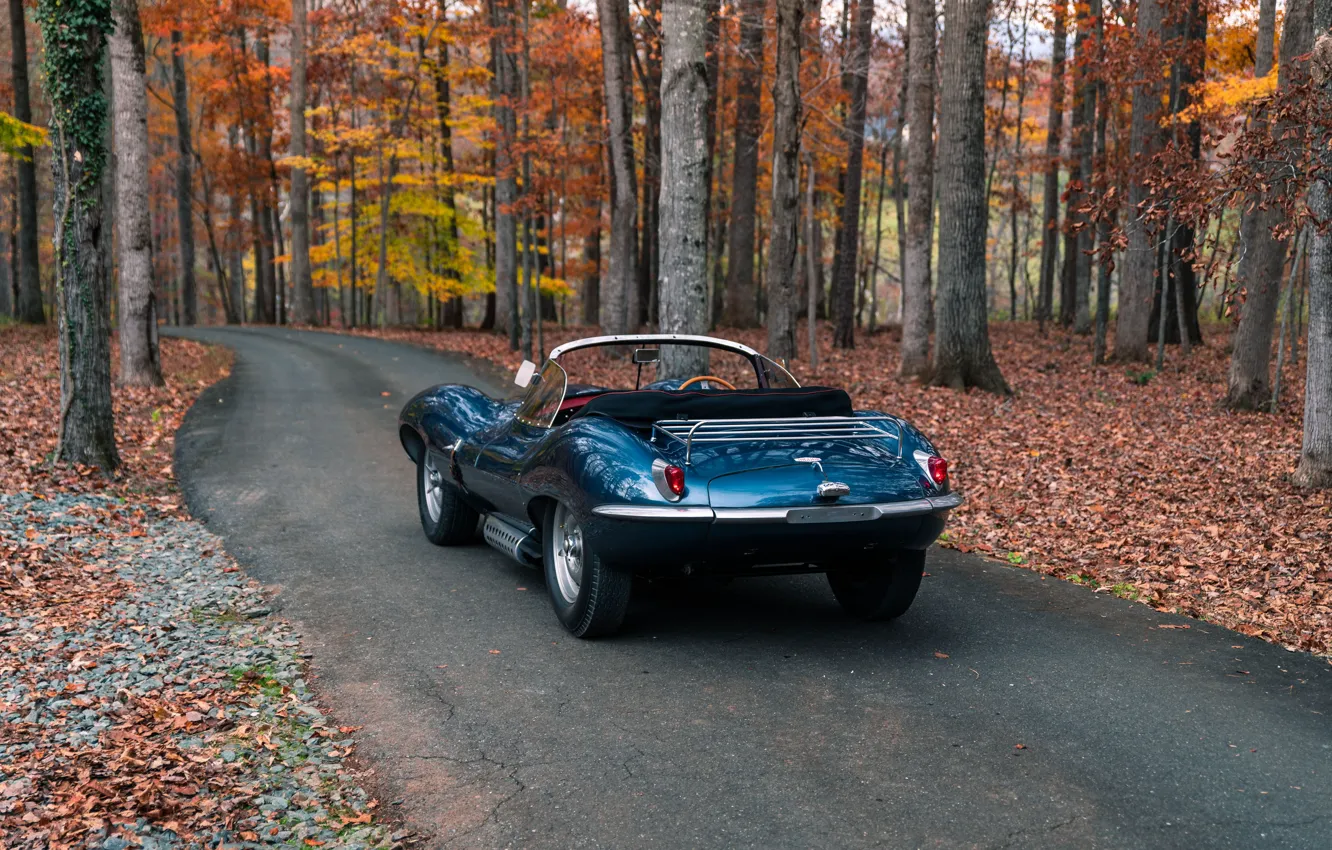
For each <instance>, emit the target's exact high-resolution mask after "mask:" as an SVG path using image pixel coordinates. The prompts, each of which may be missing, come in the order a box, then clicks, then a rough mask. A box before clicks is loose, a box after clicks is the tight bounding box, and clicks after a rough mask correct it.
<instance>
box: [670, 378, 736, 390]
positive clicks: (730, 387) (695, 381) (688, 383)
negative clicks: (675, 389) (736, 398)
mask: <svg viewBox="0 0 1332 850" xmlns="http://www.w3.org/2000/svg"><path fill="white" fill-rule="evenodd" d="M703 381H711V382H712V383H714V384H721V385H722V386H723V387H725V388H726V389H728V390H733V389H735V384H733V383H731V382H730V381H728V380H726V379H725V378H718V377H717V376H716V375H697V376H695V377H693V378H690V379H689V380H687V381H685V382H684V383H683V384H681V385H680V389H682V390H683V389H685V388H687V387H689V386H691V385H693V384H698V383H702V382H703Z"/></svg>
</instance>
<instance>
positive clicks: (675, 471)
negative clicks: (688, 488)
mask: <svg viewBox="0 0 1332 850" xmlns="http://www.w3.org/2000/svg"><path fill="white" fill-rule="evenodd" d="M665 472H666V486H667V487H669V488H671V492H672V493H674V494H675V495H677V496H683V495H684V470H683V469H681V468H680V467H678V466H668V467H666V470H665Z"/></svg>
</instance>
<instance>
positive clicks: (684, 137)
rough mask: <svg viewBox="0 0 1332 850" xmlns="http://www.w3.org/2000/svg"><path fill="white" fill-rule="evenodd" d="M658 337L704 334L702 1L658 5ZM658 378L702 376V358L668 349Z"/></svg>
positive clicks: (686, 349) (670, 0) (688, 349)
mask: <svg viewBox="0 0 1332 850" xmlns="http://www.w3.org/2000/svg"><path fill="white" fill-rule="evenodd" d="M661 25H662V84H661V155H662V162H661V173H662V174H669V175H670V179H669V180H666V181H663V184H662V187H661V224H660V232H659V237H658V243H659V244H660V246H661V281H660V284H659V288H660V293H661V301H660V315H661V330H662V331H663V332H664V333H686V334H691V333H703V332H705V331H706V330H707V327H708V303H707V292H708V287H707V246H708V243H707V232H706V229H707V216H706V215H705V213H704V204H705V203H706V200H707V176H708V163H707V150H708V148H707V131H708V114H707V113H708V80H707V30H708V9H707V0H667V1H666V2H665V3H664V4H663V5H662V14H661ZM661 365H662V374H664V375H666V376H669V377H685V378H687V377H692V376H694V375H701V374H705V373H706V372H707V367H708V350H707V349H706V348H704V347H702V346H683V345H681V346H670V347H668V348H666V350H665V351H663V352H662V364H661Z"/></svg>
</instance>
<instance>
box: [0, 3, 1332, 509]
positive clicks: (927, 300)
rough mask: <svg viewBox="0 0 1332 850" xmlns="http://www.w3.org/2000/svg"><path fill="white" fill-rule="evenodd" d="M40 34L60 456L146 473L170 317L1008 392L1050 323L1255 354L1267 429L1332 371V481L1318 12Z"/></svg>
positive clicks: (1306, 454)
mask: <svg viewBox="0 0 1332 850" xmlns="http://www.w3.org/2000/svg"><path fill="white" fill-rule="evenodd" d="M9 9H10V16H9V33H8V35H9V38H8V40H7V43H8V44H9V47H10V58H11V62H10V64H9V67H10V75H9V78H8V80H7V82H6V85H7V87H8V89H9V91H8V92H6V93H5V96H6V97H7V98H8V99H9V100H10V102H11V103H12V114H10V115H6V116H4V118H3V123H2V124H0V143H3V146H4V148H5V151H6V153H7V156H6V157H5V160H4V170H5V176H6V178H7V185H8V186H9V191H8V192H6V193H4V195H3V197H2V198H0V206H2V207H3V209H2V210H0V221H3V222H4V225H3V226H4V227H5V228H7V231H8V233H9V236H10V244H9V250H8V252H5V255H4V256H0V277H2V278H3V282H4V285H3V286H0V313H3V314H10V315H12V316H13V317H14V320H16V321H20V322H27V323H43V322H52V323H58V324H59V326H60V329H61V330H60V339H61V362H62V369H63V372H62V374H63V375H64V379H63V380H62V401H61V407H60V411H61V435H62V436H61V446H62V450H61V454H62V456H63V457H64V458H65V459H69V460H77V461H79V462H83V463H90V464H93V465H98V466H101V467H102V468H104V469H110V468H113V467H114V466H115V461H116V459H115V445H114V439H113V438H112V436H111V435H112V431H111V429H112V424H111V416H110V396H111V389H110V388H111V385H112V382H113V379H114V380H115V381H118V382H120V383H121V384H124V385H136V384H138V385H142V384H153V383H157V382H160V381H161V372H160V364H159V354H158V348H157V345H158V344H157V335H158V327H159V325H160V324H172V325H191V324H196V323H197V324H209V323H228V324H240V323H252V324H289V325H300V326H329V327H333V328H343V329H353V328H359V329H366V328H388V327H394V326H407V327H417V328H435V329H462V328H471V329H476V330H478V331H480V332H490V333H493V334H496V335H498V336H499V337H500V338H502V339H505V340H507V344H508V346H509V349H510V350H512V351H521V352H522V354H523V355H524V356H525V357H528V358H530V359H537V356H535V355H534V353H533V352H534V351H535V352H537V354H538V355H539V353H540V351H541V349H542V348H543V347H544V341H545V335H546V333H547V332H548V330H550V329H553V328H560V329H563V328H566V327H573V326H592V325H597V326H600V328H601V329H602V330H603V331H604V332H607V333H621V332H626V331H629V330H631V329H634V328H643V327H651V328H659V329H661V330H662V331H667V332H680V333H705V332H708V331H709V330H710V329H714V328H718V327H721V328H726V329H742V330H743V329H755V328H761V329H765V331H766V334H765V335H766V347H767V350H768V352H769V353H770V354H771V355H772V356H774V357H779V358H787V359H792V360H800V359H810V358H817V356H818V354H817V349H818V346H817V337H818V335H819V334H820V333H826V334H829V335H830V336H831V339H832V343H833V345H834V347H835V348H837V349H842V350H849V349H854V348H855V347H856V345H857V342H858V340H859V341H861V342H862V343H863V341H864V340H865V339H866V338H869V337H872V336H874V335H875V334H879V333H891V334H894V335H895V337H894V338H895V339H896V338H898V337H900V345H897V346H895V348H894V349H893V355H892V360H891V361H885V362H876V363H873V364H871V366H872V368H874V369H876V370H878V371H880V372H882V373H891V374H894V375H896V376H898V377H899V378H900V379H902V380H904V381H917V382H922V383H932V384H936V385H940V386H945V387H952V388H954V389H959V390H961V389H967V388H973V387H974V388H979V389H980V390H984V391H990V392H993V393H997V394H1000V395H1001V396H1002V395H1006V394H1008V393H1011V392H1012V389H1011V387H1010V383H1009V382H1008V381H1007V380H1006V378H1005V375H1004V374H1003V372H1002V370H1001V369H1000V366H999V364H998V363H997V362H996V359H995V357H994V355H993V352H992V346H991V329H992V326H993V325H994V324H996V323H1030V327H1031V332H1032V333H1035V334H1039V335H1045V334H1049V333H1066V334H1070V335H1071V336H1072V337H1074V338H1077V337H1080V336H1083V337H1086V338H1087V339H1089V340H1090V345H1089V355H1090V358H1091V360H1092V362H1093V363H1096V364H1099V363H1103V362H1118V363H1126V364H1130V366H1131V367H1132V368H1133V369H1137V370H1142V371H1139V372H1135V373H1134V374H1139V375H1144V376H1148V377H1150V374H1153V373H1156V372H1160V371H1161V369H1162V368H1163V367H1164V366H1165V364H1166V363H1167V361H1177V362H1181V363H1182V362H1187V360H1188V358H1189V357H1190V352H1191V350H1192V349H1193V348H1195V347H1197V346H1202V345H1207V346H1219V347H1225V348H1226V349H1227V350H1228V352H1229V354H1228V359H1229V372H1228V377H1227V379H1226V381H1225V387H1224V392H1223V393H1220V392H1219V393H1218V394H1217V395H1218V397H1217V398H1216V399H1215V401H1216V403H1217V404H1219V405H1223V406H1224V407H1227V408H1230V409H1235V410H1258V411H1267V410H1275V408H1276V405H1277V400H1278V397H1279V394H1280V391H1281V387H1280V378H1279V377H1278V376H1279V375H1280V374H1281V369H1282V361H1283V358H1285V359H1287V360H1288V359H1289V358H1295V357H1299V356H1303V357H1304V359H1305V360H1306V363H1307V380H1306V381H1305V382H1304V392H1305V395H1306V398H1305V416H1304V442H1303V448H1302V451H1301V454H1300V460H1299V465H1298V469H1297V470H1296V471H1295V472H1294V481H1295V482H1296V483H1298V484H1301V485H1306V486H1316V487H1326V486H1328V485H1329V484H1330V483H1332V233H1329V231H1328V229H1327V225H1328V222H1329V220H1332V194H1329V189H1328V185H1327V179H1328V178H1327V174H1328V171H1327V166H1328V164H1329V160H1332V154H1329V152H1328V143H1327V139H1328V135H1329V129H1332V115H1329V106H1332V39H1328V38H1327V31H1328V28H1329V24H1332V4H1329V3H1326V2H1323V0H1287V2H1284V3H1283V4H1278V3H1277V2H1275V0H1257V2H1254V0H1160V2H1157V0H1142V2H1119V0H1085V1H1084V0H1079V2H1075V3H1072V4H1070V3H1068V2H1066V0H1055V2H1052V3H1050V2H1033V0H996V2H990V0H945V2H944V3H943V4H942V6H936V3H935V2H934V0H906V2H905V4H904V5H903V4H900V3H895V2H885V0H879V2H878V3H877V4H876V3H875V0H846V2H842V3H835V2H828V3H820V2H819V0H773V2H772V3H766V2H762V1H761V0H738V2H737V3H735V4H723V3H721V2H720V0H644V2H637V0H636V2H635V3H632V4H631V3H629V2H628V0H598V2H597V3H596V4H595V7H593V6H591V5H585V4H567V3H565V2H553V3H552V2H526V0H525V2H522V3H519V2H518V0H486V2H484V3H482V2H452V3H445V2H425V0H347V2H334V3H325V2H322V0H312V2H307V0H292V2H290V3H288V2H285V0H284V2H264V0H235V2H229V3H221V4H210V3H198V2H193V0H163V2H154V3H138V2H137V0H111V2H109V3H108V2H106V0H75V2H74V3H72V4H71V3H69V2H63V3H60V2H56V0H38V2H37V3H36V4H35V6H29V5H27V4H25V3H24V2H23V0H10V3H9ZM811 317H812V318H813V319H814V321H810V320H809V319H810V318H811ZM820 322H823V323H824V324H822V325H820V324H819V323H820ZM112 331H114V338H115V339H116V340H117V350H118V363H117V364H116V367H115V368H114V369H113V368H112V365H111V347H110V340H111V338H112ZM862 347H863V346H862ZM1301 348H1302V349H1303V354H1302V355H1301V354H1300V349H1301ZM1134 364H1137V365H1134Z"/></svg>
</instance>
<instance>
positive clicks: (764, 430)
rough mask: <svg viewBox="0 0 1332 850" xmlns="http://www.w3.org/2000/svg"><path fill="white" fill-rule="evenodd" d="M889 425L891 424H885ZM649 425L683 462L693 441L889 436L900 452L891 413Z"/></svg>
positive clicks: (897, 428)
mask: <svg viewBox="0 0 1332 850" xmlns="http://www.w3.org/2000/svg"><path fill="white" fill-rule="evenodd" d="M889 426H891V427H889ZM653 428H655V429H656V430H658V431H661V432H662V433H664V434H666V435H667V436H669V437H674V438H675V439H677V440H679V441H681V442H682V443H684V444H685V465H686V466H687V465H688V464H689V457H690V455H691V453H692V452H693V450H694V444H695V443H731V442H739V441H743V440H759V441H781V442H788V443H798V442H805V441H811V440H812V441H820V442H826V441H830V440H874V439H885V438H887V439H890V440H892V441H893V442H894V443H895V445H896V451H897V453H898V455H901V453H902V425H901V423H900V422H899V420H898V419H897V418H896V417H894V416H793V417H787V418H782V419H663V420H661V421H659V422H656V423H654V424H653Z"/></svg>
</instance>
